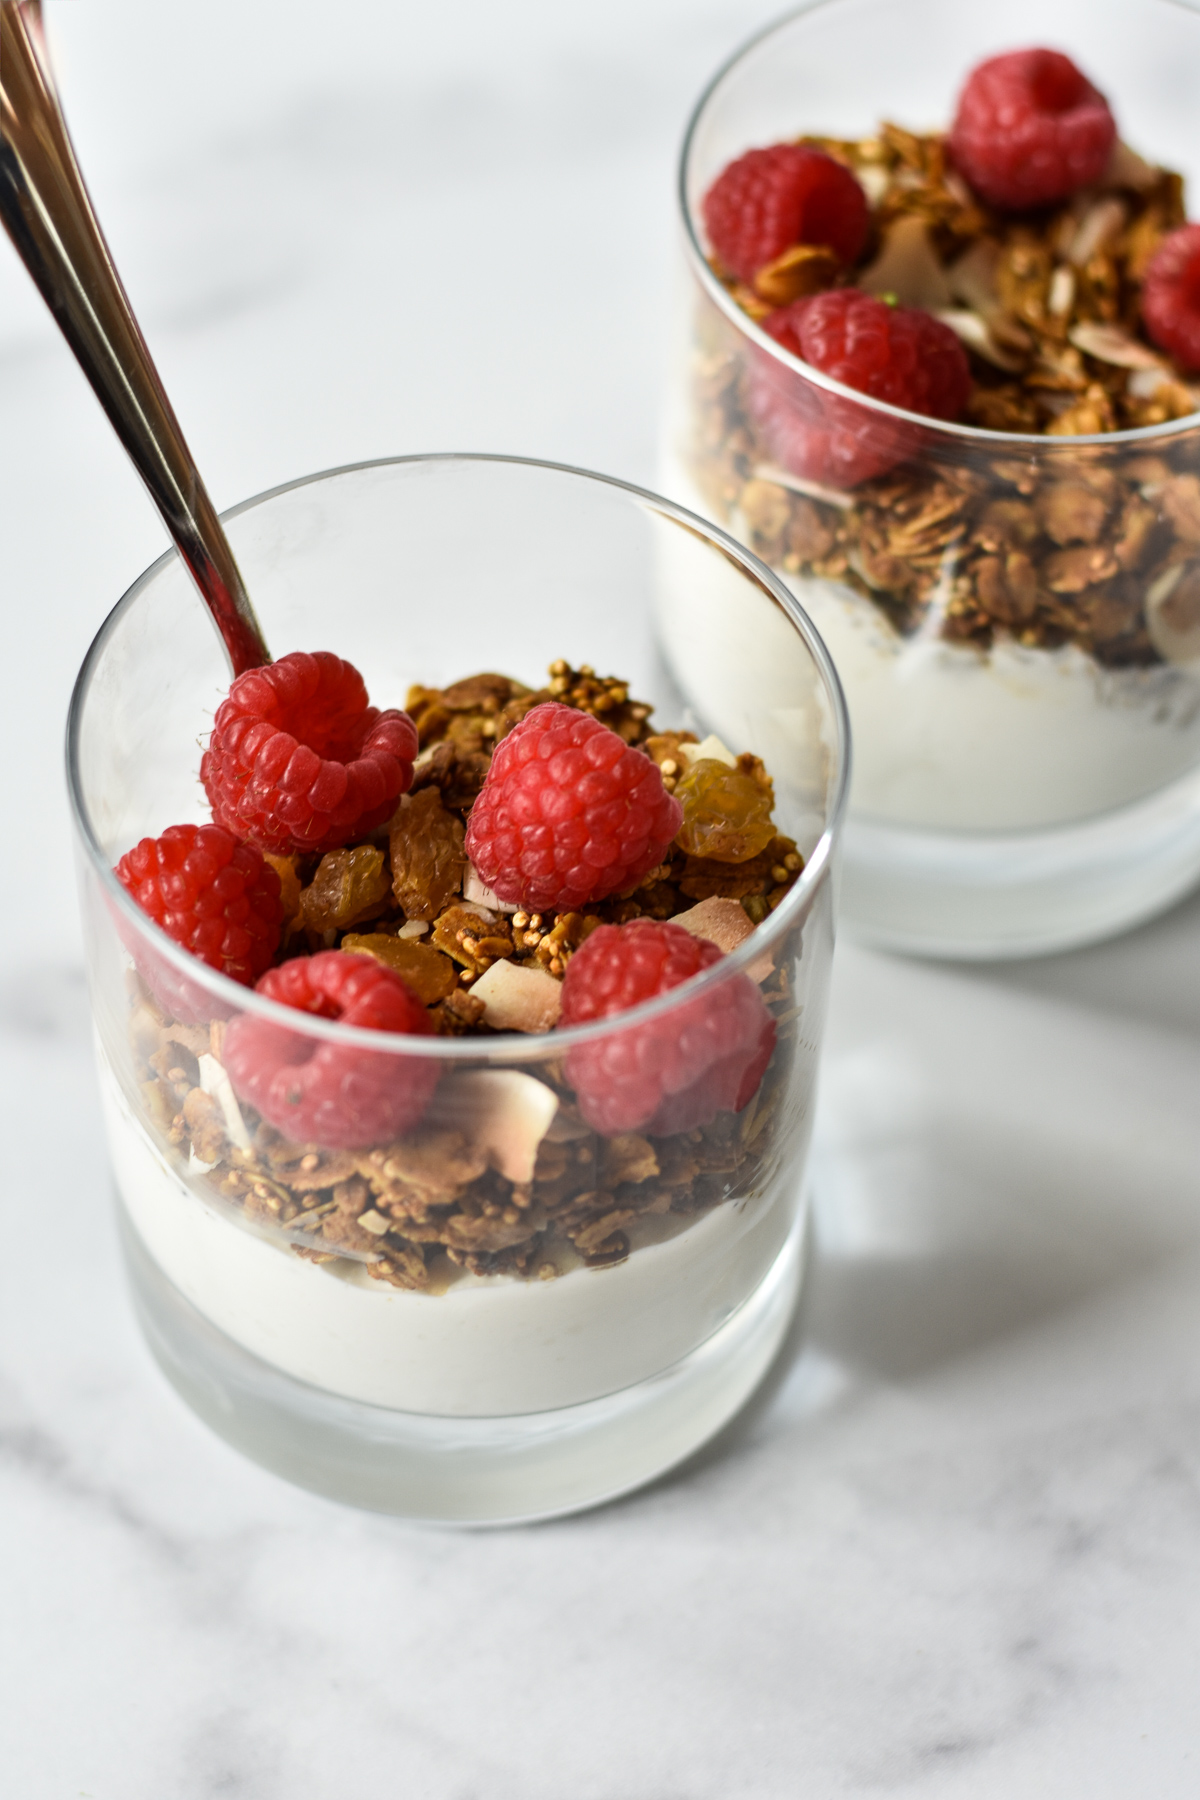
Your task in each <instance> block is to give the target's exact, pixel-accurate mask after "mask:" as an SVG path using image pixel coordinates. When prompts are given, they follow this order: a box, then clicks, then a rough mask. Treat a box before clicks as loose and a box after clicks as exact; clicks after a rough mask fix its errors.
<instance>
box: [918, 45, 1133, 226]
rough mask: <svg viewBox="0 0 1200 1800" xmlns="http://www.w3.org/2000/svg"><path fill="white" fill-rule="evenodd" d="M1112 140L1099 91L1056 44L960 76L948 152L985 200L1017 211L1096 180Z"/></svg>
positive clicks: (1064, 195) (1046, 202)
mask: <svg viewBox="0 0 1200 1800" xmlns="http://www.w3.org/2000/svg"><path fill="white" fill-rule="evenodd" d="M1116 140H1117V127H1116V124H1115V122H1114V120H1113V116H1112V113H1111V112H1110V111H1109V107H1108V102H1107V100H1106V99H1105V98H1104V95H1103V94H1101V93H1099V92H1098V91H1097V89H1096V88H1094V87H1093V86H1092V84H1091V82H1090V81H1089V80H1088V79H1087V76H1086V75H1084V74H1083V73H1082V71H1081V70H1079V69H1077V68H1076V66H1075V64H1074V63H1073V62H1072V61H1071V59H1070V57H1069V56H1064V55H1063V54H1062V53H1061V51H1058V50H1012V51H1009V52H1008V53H1007V54H1006V55H1004V56H993V57H991V58H989V60H988V61H987V62H982V63H980V64H979V66H978V68H976V69H973V70H972V71H971V73H970V75H968V77H967V80H966V84H965V86H964V87H963V90H962V93H961V95H960V96H959V102H958V111H957V112H956V114H955V118H954V124H953V126H952V127H951V130H950V136H949V140H948V142H949V149H950V154H951V156H952V158H953V160H954V161H955V163H956V164H957V165H958V167H959V169H961V171H962V173H963V174H964V175H965V176H966V178H967V180H968V181H969V182H970V184H971V186H972V187H973V188H974V189H975V190H976V192H977V193H979V194H981V195H982V196H983V198H984V199H985V200H986V201H987V202H988V203H989V204H990V205H992V206H995V207H999V208H1001V209H1003V210H1005V211H1013V212H1020V211H1023V210H1024V209H1025V208H1027V207H1035V206H1048V205H1050V204H1052V203H1053V202H1055V201H1059V200H1067V199H1069V198H1070V196H1071V195H1072V194H1073V193H1075V192H1076V191H1077V189H1079V188H1081V187H1087V185H1088V184H1089V183H1090V182H1093V181H1098V180H1099V179H1100V177H1101V175H1102V174H1103V173H1104V169H1105V166H1106V165H1107V163H1108V159H1109V157H1110V156H1111V154H1112V150H1113V146H1114V144H1115V143H1116Z"/></svg>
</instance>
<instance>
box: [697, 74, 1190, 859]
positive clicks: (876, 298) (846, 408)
mask: <svg viewBox="0 0 1200 1800" xmlns="http://www.w3.org/2000/svg"><path fill="white" fill-rule="evenodd" d="M803 123H804V121H803V120H798V121H797V124H798V126H799V125H803ZM698 212H699V215H700V221H699V222H698V232H699V236H700V237H701V238H702V240H703V244H704V248H705V251H706V254H707V258H708V264H709V268H708V272H707V275H706V280H705V284H704V286H703V294H702V298H701V300H700V302H699V304H698V306H697V307H696V309H695V332H694V340H693V344H692V348H691V352H690V361H689V365H688V371H687V375H686V405H685V408H684V411H683V414H682V416H680V417H679V418H677V419H676V420H674V421H673V423H672V433H671V443H670V462H669V467H668V470H667V479H666V485H667V486H668V487H669V488H670V489H671V490H672V491H674V492H675V493H677V494H678V495H679V497H680V498H681V499H683V500H685V501H686V502H687V503H688V504H691V505H692V506H694V507H695V508H696V509H697V510H699V511H701V512H704V513H707V514H709V515H710V516H713V517H715V518H716V519H717V520H718V521H719V522H721V523H724V524H726V525H727V526H729V527H730V528H731V529H732V530H733V531H734V532H735V533H736V534H737V535H738V536H740V537H741V538H742V539H743V540H744V541H746V542H747V543H749V544H750V545H751V546H752V547H753V548H754V549H755V550H756V551H757V552H758V553H759V554H760V555H761V556H762V557H763V558H764V559H765V560H766V561H768V562H769V563H770V564H771V565H772V566H773V567H774V568H775V569H776V570H777V571H778V572H779V573H780V574H781V575H782V576H783V577H784V578H785V579H786V580H787V581H789V582H790V584H791V585H792V586H793V588H794V589H795V591H796V592H797V593H798V594H799V596H800V597H801V599H802V601H803V603H804V605H805V607H806V609H807V610H808V611H809V612H810V613H811V615H812V617H813V618H814V620H815V622H816V623H817V625H818V627H819V629H820V631H821V633H822V635H823V637H824V638H825V640H826V642H827V644H828V645H829V647H830V649H831V651H832V653H833V656H834V660H835V662H836V664H837V667H838V671H839V674H840V675H841V677H842V681H843V683H844V685H845V688H846V692H847V698H848V701H849V705H850V711H851V717H852V723H853V728H854V734H855V787H854V803H855V808H856V811H857V813H858V815H859V816H860V817H861V816H868V817H873V818H877V819H880V820H885V821H889V822H892V823H900V824H909V825H915V826H930V827H934V828H939V827H940V828H950V829H955V830H958V829H974V830H983V831H987V830H1004V829H1021V828H1024V827H1035V826H1042V825H1047V824H1052V823H1057V822H1062V821H1066V820H1075V819H1079V818H1083V817H1086V816H1088V815H1093V814H1096V813H1100V812H1103V811H1106V810H1109V809H1110V808H1113V807H1117V806H1122V805H1126V804H1129V803H1131V802H1134V801H1136V800H1137V799H1139V798H1141V797H1142V796H1145V795H1147V794H1150V793H1153V792H1155V791H1156V790H1158V789H1160V788H1162V787H1163V786H1164V785H1166V784H1168V783H1170V782H1171V781H1172V780H1173V779H1175V778H1176V777H1179V776H1182V775H1184V774H1186V773H1188V772H1190V771H1192V770H1194V769H1195V768H1196V766H1197V765H1198V764H1200V421H1197V417H1196V416H1197V411H1198V408H1200V390H1198V389H1197V386H1196V382H1197V378H1198V377H1200V226H1198V225H1192V224H1189V223H1188V222H1187V219H1186V211H1185V197H1184V185H1183V181H1182V178H1181V177H1180V176H1179V175H1178V174H1177V173H1175V172H1173V171H1171V170H1168V169H1164V168H1160V167H1158V166H1156V165H1155V164H1153V163H1152V162H1150V161H1148V160H1146V159H1145V158H1143V157H1142V156H1141V155H1139V154H1138V153H1137V151H1136V150H1135V149H1133V148H1131V147H1129V146H1128V145H1126V144H1124V143H1123V142H1122V141H1121V140H1120V138H1119V136H1118V131H1117V124H1116V120H1115V118H1114V116H1113V112H1112V110H1111V108H1110V107H1109V104H1108V102H1107V101H1106V100H1105V98H1104V97H1103V96H1102V95H1101V94H1100V93H1099V92H1098V91H1097V90H1096V88H1095V87H1094V86H1093V84H1092V83H1091V82H1090V81H1089V80H1088V79H1087V77H1086V75H1085V74H1084V73H1083V72H1082V71H1081V70H1080V69H1079V68H1078V67H1077V66H1076V65H1075V64H1074V63H1073V62H1072V61H1071V60H1070V59H1069V58H1067V57H1066V56H1064V55H1062V54H1061V53H1059V52H1057V51H1052V50H1028V51H1017V52H1012V53H1009V54H1006V55H1002V56H999V57H995V58H992V59H990V60H989V61H988V62H986V63H983V64H981V65H980V66H979V67H978V68H977V69H975V70H974V71H973V72H972V73H971V74H970V75H969V76H968V78H967V80H966V82H965V85H964V87H963V89H962V92H961V95H960V98H959V101H958V106H957V111H956V114H955V116H954V118H953V120H952V121H951V123H950V125H949V127H948V129H945V130H937V131H920V130H917V129H913V128H912V127H911V124H910V125H901V124H895V123H890V122H884V123H882V124H880V125H878V126H877V127H876V128H875V129H873V130H872V131H871V132H870V134H869V135H866V136H864V137H862V138H859V139H853V140H849V139H831V138H828V137H821V136H813V135H808V136H802V137H798V138H797V139H795V140H794V141H791V142H787V143H776V144H772V145H768V146H766V147H763V148H755V149H751V150H748V151H747V152H745V153H744V154H743V155H741V156H739V157H738V158H736V159H735V160H734V161H733V162H732V163H730V164H729V165H728V166H727V167H725V168H724V169H723V170H722V171H721V172H720V173H719V174H718V175H717V177H716V179H715V180H713V181H712V182H711V184H710V185H709V186H708V187H707V190H706V192H705V193H704V194H703V195H702V197H701V200H700V203H699V206H698ZM855 393H858V394H861V395H863V396H865V397H866V398H867V399H868V400H869V402H870V403H871V404H869V405H867V404H863V403H862V402H861V401H856V400H855V398H854V395H855ZM922 420H925V421H927V422H928V423H926V424H924V425H923V424H922V423H921V421H922Z"/></svg>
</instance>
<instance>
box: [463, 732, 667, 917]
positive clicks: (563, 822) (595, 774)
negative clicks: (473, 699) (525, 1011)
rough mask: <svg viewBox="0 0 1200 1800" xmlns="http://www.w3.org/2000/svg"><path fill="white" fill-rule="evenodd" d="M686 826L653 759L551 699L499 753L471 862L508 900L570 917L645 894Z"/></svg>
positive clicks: (474, 823) (477, 812) (474, 826)
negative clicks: (589, 906) (639, 889)
mask: <svg viewBox="0 0 1200 1800" xmlns="http://www.w3.org/2000/svg"><path fill="white" fill-rule="evenodd" d="M682 820H683V809H682V807H681V806H680V804H679V802H678V800H676V799H674V798H673V796H672V795H670V794H668V792H667V790H666V789H665V788H664V786H663V782H662V776H661V775H660V774H659V772H658V766H657V764H656V763H654V762H653V761H651V759H650V757H648V756H647V755H646V754H645V753H644V751H641V750H634V749H632V748H631V747H630V746H629V745H628V744H626V743H625V742H623V740H622V739H621V738H619V737H618V736H617V734H616V732H615V731H610V730H609V728H608V726H607V725H602V724H601V723H600V721H599V719H596V718H593V717H592V715H591V714H590V713H585V712H578V711H576V709H575V708H574V707H572V706H562V705H560V704H559V703H558V702H557V701H555V700H547V701H544V702H543V703H542V704H541V705H540V706H535V707H533V709H532V710H531V711H530V712H528V713H526V715H525V717H524V718H523V719H522V721H521V723H520V724H519V725H517V726H515V727H514V729H513V730H512V731H510V732H509V734H508V736H507V737H506V738H504V739H503V740H502V741H501V743H500V744H499V745H498V746H497V748H496V753H495V755H494V756H493V757H492V762H491V767H490V768H489V770H488V773H487V779H486V781H485V782H484V784H483V788H482V790H481V792H480V795H479V798H478V799H477V800H476V802H475V804H474V806H473V807H472V808H471V816H470V819H469V820H468V822H467V855H468V856H469V857H470V858H471V861H472V862H473V863H474V865H475V867H476V869H477V870H478V871H479V874H480V875H481V877H482V878H483V880H484V881H485V882H486V883H487V885H488V887H490V888H491V889H492V891H493V892H494V893H496V894H498V895H499V897H500V899H501V900H506V901H508V902H509V903H510V904H511V903H513V902H514V901H515V902H517V903H518V904H519V905H521V906H528V907H531V908H532V909H533V910H534V911H535V912H550V911H555V910H560V911H569V910H570V909H571V908H573V907H578V906H583V905H585V904H586V903H587V902H588V901H592V900H604V899H606V898H607V896H608V895H609V894H616V893H620V892H622V891H623V890H625V889H628V888H633V887H636V886H637V884H638V882H639V881H640V880H641V878H642V877H643V876H644V875H648V874H649V873H650V870H651V869H653V868H654V867H655V866H656V864H658V863H660V862H661V861H662V859H663V856H664V854H665V852H666V850H667V848H668V846H669V845H670V843H671V840H672V838H673V837H674V836H675V833H676V832H677V831H678V830H679V827H680V824H681V822H682Z"/></svg>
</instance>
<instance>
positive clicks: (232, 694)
mask: <svg viewBox="0 0 1200 1800" xmlns="http://www.w3.org/2000/svg"><path fill="white" fill-rule="evenodd" d="M416 754H417V732H416V727H415V726H414V725H413V722H412V720H411V719H410V718H409V716H408V714H407V713H403V712H396V711H394V710H393V711H390V712H380V711H379V708H378V707H375V706H371V705H369V704H368V701H367V690H366V686H365V684H364V682H363V678H362V676H361V675H360V674H359V672H358V670H357V669H356V668H354V667H353V666H352V665H351V664H350V663H348V662H343V661H342V659H341V657H340V656H333V655H331V653H330V652H329V651H328V650H318V651H317V652H316V654H315V655H313V656H309V655H307V654H306V653H305V652H303V651H300V650H297V651H293V652H292V654H291V655H290V656H283V657H280V659H279V661H278V662H275V663H268V664H267V665H266V666H265V667H264V668H261V669H250V670H249V671H248V672H247V673H246V674H245V675H239V676H238V678H237V680H236V681H235V682H234V684H233V686H232V687H231V688H230V690H229V695H228V698H227V699H225V700H223V701H222V702H221V705H220V706H219V707H218V708H217V716H216V719H215V720H214V722H213V730H212V736H211V737H210V739H209V742H208V749H207V750H206V751H205V753H204V757H203V759H202V761H201V764H200V779H201V781H202V782H203V783H204V791H205V793H206V794H207V795H208V798H209V800H210V802H211V804H212V809H213V817H214V819H215V820H216V821H217V824H218V825H224V826H226V827H227V828H228V829H229V830H230V831H233V832H236V833H237V835H238V836H239V837H245V838H249V839H250V840H251V842H252V843H255V844H257V845H258V846H259V848H260V849H261V850H271V851H275V852H278V853H281V854H286V853H287V852H290V851H305V850H337V849H340V848H341V846H342V845H343V844H347V843H349V842H350V841H351V839H353V838H362V837H365V836H366V834H367V833H368V832H370V831H374V830H375V828H376V826H379V825H383V824H384V823H386V821H387V820H388V819H390V818H391V816H392V814H393V813H394V812H395V810H396V802H397V801H398V800H399V798H400V796H401V794H403V793H404V792H405V791H406V790H407V789H408V788H409V786H410V785H411V783H412V765H413V758H414V757H415V756H416Z"/></svg>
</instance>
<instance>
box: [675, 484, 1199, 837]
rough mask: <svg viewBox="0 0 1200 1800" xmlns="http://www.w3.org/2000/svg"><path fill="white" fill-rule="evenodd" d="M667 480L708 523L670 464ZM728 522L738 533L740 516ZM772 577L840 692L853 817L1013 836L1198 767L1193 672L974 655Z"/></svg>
mask: <svg viewBox="0 0 1200 1800" xmlns="http://www.w3.org/2000/svg"><path fill="white" fill-rule="evenodd" d="M663 481H664V491H665V492H667V493H671V494H673V495H675V497H676V498H678V500H679V501H680V503H681V504H682V505H685V506H688V507H690V508H692V509H693V510H694V511H696V512H698V513H701V514H703V515H705V516H710V517H711V516H712V513H711V508H710V507H709V506H708V504H707V502H706V501H705V500H704V498H703V497H702V495H701V494H700V493H699V491H698V489H697V488H696V486H695V484H694V483H693V482H692V480H691V478H690V477H689V476H688V475H687V474H686V473H685V471H684V470H683V468H682V467H681V465H680V464H679V463H678V462H676V461H672V462H671V463H669V464H668V465H667V466H666V468H665V469H664V472H663ZM729 528H730V529H731V530H732V531H733V532H734V533H735V534H736V535H738V536H741V537H743V538H745V539H747V540H748V537H749V534H748V533H747V532H746V531H745V529H744V528H743V521H741V520H740V519H739V517H738V516H737V515H736V514H735V515H734V516H733V518H732V519H731V520H730V521H729ZM776 573H777V574H778V575H779V577H780V579H781V580H782V581H785V582H786V583H787V584H788V586H789V587H791V589H792V590H793V592H794V593H795V594H796V597H797V599H798V600H799V601H800V604H801V605H802V606H803V607H804V609H805V611H806V612H807V613H808V614H809V616H810V617H811V619H812V620H813V623H814V624H815V625H816V627H817V629H818V631H819V632H820V633H821V636H822V637H823V638H824V640H825V642H826V644H827V645H828V647H829V651H830V654H831V655H832V657H833V660H834V663H835V664H836V666H837V671H838V674H839V676H840V677H841V680H842V685H843V687H844V688H845V691H846V699H847V702H848V704H849V709H850V722H851V730H852V733H853V742H854V777H853V782H854V786H853V804H854V810H855V812H856V813H857V814H858V815H859V817H861V818H868V819H875V820H879V821H882V822H885V823H889V824H896V825H913V826H924V827H933V828H934V829H938V828H941V829H945V830H951V831H957V830H967V831H1021V830H1027V829H1031V828H1037V827H1039V826H1046V825H1055V824H1063V823H1067V822H1070V821H1076V820H1080V819H1085V818H1089V817H1094V816H1096V815H1097V814H1100V813H1104V812H1108V811H1111V810H1113V809H1115V808H1118V807H1122V806H1127V805H1130V804H1132V803H1133V802H1135V801H1137V800H1140V799H1143V798H1145V797H1146V796H1147V795H1149V794H1152V793H1154V792H1156V791H1157V790H1158V789H1159V788H1162V787H1165V786H1166V785H1167V784H1168V783H1170V782H1172V781H1174V780H1175V779H1177V778H1178V777H1179V776H1181V775H1185V774H1187V773H1188V772H1189V771H1190V770H1192V769H1194V768H1196V767H1197V765H1198V764H1200V681H1197V679H1196V677H1195V675H1194V674H1193V672H1191V671H1189V670H1184V669H1181V668H1171V667H1155V668H1130V669H1108V668H1102V667H1100V666H1099V665H1098V664H1096V663H1095V662H1093V661H1092V659H1091V658H1090V657H1089V656H1087V655H1085V654H1084V652H1083V651H1082V650H1080V649H1079V648H1078V647H1077V646H1075V645H1070V644H1069V645H1065V646H1063V647H1062V648H1061V649H1058V650H1033V649H1026V648H1024V647H1023V646H1021V645H1019V644H1016V643H1012V642H1008V641H1005V642H998V643H997V644H995V645H994V646H993V648H992V649H990V650H987V651H981V650H976V649H973V648H969V647H967V646H963V645H956V644H951V643H947V642H946V641H945V640H943V639H939V638H936V637H933V636H928V637H926V636H925V635H924V634H923V633H921V632H918V633H916V634H915V635H914V636H913V637H911V638H901V637H900V636H899V635H898V634H897V633H896V632H895V631H894V630H893V629H892V627H891V625H890V624H889V623H888V621H887V619H886V618H885V617H884V615H883V614H882V613H881V612H880V610H879V609H878V608H877V607H876V606H874V605H873V604H872V602H871V601H869V600H868V599H866V598H865V597H864V596H863V595H861V594H858V593H856V592H855V591H854V590H853V589H851V588H848V587H845V586H843V585H842V584H841V583H838V582H833V581H826V580H818V579H816V578H813V577H809V576H795V575H791V574H789V573H788V572H787V571H786V570H783V569H778V570H776ZM697 625H698V628H699V631H700V632H702V630H703V624H702V621H697Z"/></svg>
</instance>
